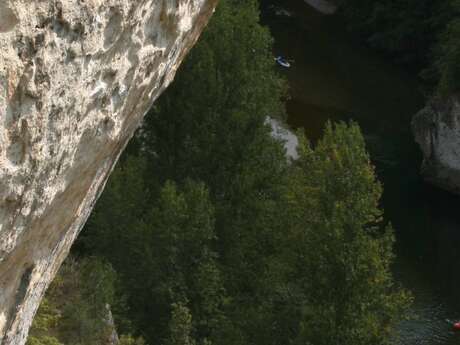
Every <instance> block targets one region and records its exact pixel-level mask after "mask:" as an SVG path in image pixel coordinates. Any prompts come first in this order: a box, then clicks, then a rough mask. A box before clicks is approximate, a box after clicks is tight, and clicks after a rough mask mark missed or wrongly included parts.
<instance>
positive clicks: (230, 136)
mask: <svg viewBox="0 0 460 345" xmlns="http://www.w3.org/2000/svg"><path fill="white" fill-rule="evenodd" d="M259 6H260V4H259V2H258V1H257V0H244V1H241V0H221V2H220V5H219V7H218V9H217V11H216V13H215V15H214V16H213V18H212V20H211V22H210V24H209V26H208V28H207V29H206V30H205V32H204V33H203V35H202V37H201V38H200V40H199V41H198V43H197V45H196V46H195V47H194V48H193V50H192V51H191V52H190V54H189V56H188V57H187V59H186V61H185V62H184V63H183V65H182V66H181V68H180V70H179V71H178V73H177V76H176V79H175V81H174V83H173V84H172V85H171V86H170V87H169V88H168V90H167V91H166V92H165V93H164V94H163V95H162V96H161V98H160V99H159V100H158V101H157V102H156V103H155V105H154V106H153V108H152V109H151V110H150V112H149V114H148V116H147V117H146V120H145V122H144V124H143V126H142V127H141V128H140V129H139V131H138V132H137V133H136V135H135V137H134V138H133V139H132V141H131V143H130V145H129V147H128V148H127V150H126V151H125V153H124V155H123V156H122V157H121V159H120V162H119V163H118V165H117V167H116V169H115V171H114V172H113V174H112V175H111V177H110V180H109V182H108V184H107V186H106V189H105V191H104V193H103V194H102V196H101V198H100V200H99V201H98V203H97V205H96V208H95V210H94V212H93V214H92V215H91V217H90V219H89V220H88V223H87V225H86V226H85V228H84V230H83V232H82V234H81V235H80V238H79V240H78V242H77V244H76V245H75V247H74V249H73V252H72V255H71V258H69V259H68V260H67V262H66V263H65V264H64V266H63V268H62V269H61V271H60V273H59V274H58V276H57V278H56V279H55V281H54V282H53V284H52V286H51V287H50V289H49V291H48V293H47V296H46V298H45V300H44V302H43V303H42V305H41V307H40V309H39V312H38V314H37V317H36V319H35V321H34V325H33V327H32V330H31V334H30V337H29V340H28V344H29V345H96V344H104V343H106V342H107V339H108V338H110V336H111V333H112V331H113V327H114V325H112V324H111V323H110V322H108V321H107V320H108V315H109V314H113V318H114V323H115V328H116V330H117V332H118V334H119V336H120V344H121V345H144V344H146V345H211V344H214V345H227V344H228V345H246V344H248V345H249V344H251V345H259V344H260V345H268V344H272V345H281V344H292V345H297V344H299V345H300V344H312V345H330V344H342V345H378V344H391V343H393V342H394V340H395V331H394V330H395V326H396V325H397V324H398V322H400V321H401V320H404V319H406V318H408V317H409V316H410V315H409V313H408V310H409V306H410V305H411V303H412V295H411V293H410V292H409V291H407V290H406V289H404V288H403V287H401V286H399V285H398V284H397V283H396V282H395V279H394V278H393V274H392V263H393V260H394V255H395V254H394V242H395V238H394V231H393V229H392V226H391V224H390V223H389V222H387V221H386V220H385V218H384V210H383V209H382V208H381V202H380V198H381V195H382V185H381V183H380V182H379V181H378V179H377V176H376V172H375V168H374V166H373V165H372V162H371V157H370V156H369V154H368V152H367V149H366V142H365V139H364V136H363V134H362V133H361V130H360V127H359V125H358V124H357V123H355V122H348V123H344V122H339V123H331V122H328V123H327V125H326V126H325V128H324V133H323V137H322V138H321V139H320V140H318V141H317V142H310V141H309V139H308V138H307V137H306V136H305V135H304V133H303V132H302V131H300V130H299V131H298V132H296V134H297V136H298V138H299V147H298V153H299V158H298V159H297V160H293V159H291V158H288V157H287V156H286V152H285V149H284V146H283V142H282V141H280V140H279V139H276V138H274V137H273V136H272V135H271V127H270V125H269V124H268V123H267V117H268V116H270V117H273V118H276V119H278V120H279V121H284V120H285V116H286V114H285V109H284V103H285V101H286V99H288V97H289V89H288V86H287V82H286V80H285V79H284V78H283V77H282V75H281V74H280V73H279V72H278V70H277V69H276V66H275V62H274V59H273V52H272V47H273V39H272V37H271V35H270V32H269V30H268V29H267V28H266V27H263V26H262V25H261V24H260V21H259ZM339 11H340V15H341V16H343V17H344V18H345V20H346V22H347V23H348V25H349V30H350V32H351V33H352V34H353V35H355V36H356V37H358V38H359V39H360V40H362V42H365V43H366V44H368V45H369V46H371V47H372V48H373V49H375V50H376V51H378V52H379V53H380V54H383V55H385V56H388V57H389V58H391V59H392V60H393V61H394V62H395V63H397V64H402V65H404V66H409V67H408V68H409V69H410V70H411V71H412V73H414V74H418V75H420V78H421V80H422V83H423V85H424V86H425V88H426V90H427V96H428V95H429V96H436V97H437V96H440V97H442V96H446V95H449V94H452V93H455V92H458V91H459V90H460V45H459V44H458V42H459V41H460V19H459V14H460V2H459V1H455V0H454V1H445V2H444V1H430V0H426V1H420V0H418V1H412V0H380V1H372V2H370V1H367V0H342V1H341V2H340V10H339ZM109 309H110V310H109Z"/></svg>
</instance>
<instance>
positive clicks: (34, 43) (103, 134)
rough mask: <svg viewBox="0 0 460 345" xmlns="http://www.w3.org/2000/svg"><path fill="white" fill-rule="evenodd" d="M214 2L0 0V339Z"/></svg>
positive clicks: (54, 263) (7, 344)
mask: <svg viewBox="0 0 460 345" xmlns="http://www.w3.org/2000/svg"><path fill="white" fill-rule="evenodd" d="M215 3H216V0H130V1H127V0H72V1H71V0H34V1H30V0H0V344H3V345H13V344H14V345H22V344H23V343H24V342H25V338H26V335H27V332H28V329H29V326H30V324H31V321H32V318H33V315H34V313H35V311H36V308H37V306H38V304H39V302H40V299H41V297H42V295H43V293H44V291H45V289H46V288H47V286H48V284H49V282H50V281H51V279H52V278H53V276H54V274H55V272H56V270H57V269H58V267H59V266H60V264H61V262H62V260H63V259H64V258H65V256H66V255H67V253H68V250H69V248H70V246H71V244H72V242H73V241H74V240H75V237H76V236H77V234H78V232H79V230H80V229H81V227H82V225H83V224H84V222H85V220H86V219H87V217H88V215H89V213H90V211H91V209H92V207H93V205H94V203H95V201H96V199H97V197H98V195H99V194H100V192H101V190H102V188H103V186H104V183H105V181H106V179H107V176H108V175H109V174H110V172H111V170H112V168H113V166H114V164H115V163H116V161H117V158H118V156H119V155H120V153H121V151H122V150H123V148H124V147H125V145H126V143H127V142H128V140H129V139H130V138H131V136H132V135H133V132H134V131H135V129H136V128H137V127H138V126H139V124H140V122H141V120H142V118H143V116H144V114H145V112H146V111H147V110H148V108H149V107H150V106H151V104H152V102H153V101H154V100H155V99H156V98H157V97H158V96H159V94H160V93H161V92H162V91H163V90H164V88H165V87H166V86H167V85H168V84H169V83H170V82H171V81H172V79H173V77H174V74H175V72H176V70H177V68H178V65H179V63H180V62H181V60H182V59H183V57H184V55H185V54H186V52H187V51H188V49H189V48H190V47H191V46H192V45H193V43H194V42H195V41H196V39H197V38H198V36H199V34H200V32H201V30H202V28H203V27H204V25H205V24H206V22H207V20H208V18H209V17H210V15H211V14H212V12H213V10H214V6H215Z"/></svg>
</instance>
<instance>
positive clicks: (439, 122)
mask: <svg viewBox="0 0 460 345" xmlns="http://www.w3.org/2000/svg"><path fill="white" fill-rule="evenodd" d="M412 130H413V133H414V136H415V140H416V142H417V143H418V144H419V145H420V148H421V150H422V152H423V157H424V161H423V165H422V175H423V177H424V178H425V179H426V180H427V181H428V182H430V183H432V184H434V185H436V186H438V187H441V188H443V189H445V190H448V191H450V192H452V193H456V194H460V97H458V96H452V97H450V98H449V99H448V100H444V101H433V102H431V103H430V104H429V105H428V106H426V107H425V108H424V109H422V110H421V111H420V112H419V113H418V114H417V115H416V116H415V117H414V119H413V121H412Z"/></svg>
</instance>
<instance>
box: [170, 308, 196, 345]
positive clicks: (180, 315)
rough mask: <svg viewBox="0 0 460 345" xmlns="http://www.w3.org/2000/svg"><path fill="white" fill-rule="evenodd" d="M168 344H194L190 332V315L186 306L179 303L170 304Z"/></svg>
mask: <svg viewBox="0 0 460 345" xmlns="http://www.w3.org/2000/svg"><path fill="white" fill-rule="evenodd" d="M169 333H170V335H169V341H168V342H167V344H168V345H194V344H195V342H194V340H193V338H192V336H191V333H192V315H190V311H189V310H188V308H187V307H186V306H184V305H183V304H181V303H179V304H176V303H174V304H173V305H172V312H171V321H170V322H169Z"/></svg>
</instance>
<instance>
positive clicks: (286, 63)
mask: <svg viewBox="0 0 460 345" xmlns="http://www.w3.org/2000/svg"><path fill="white" fill-rule="evenodd" d="M275 61H276V62H277V63H278V65H280V66H282V67H285V68H289V67H291V64H290V63H289V61H287V60H286V59H284V58H283V57H281V56H278V57H277V58H276V59H275Z"/></svg>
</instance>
